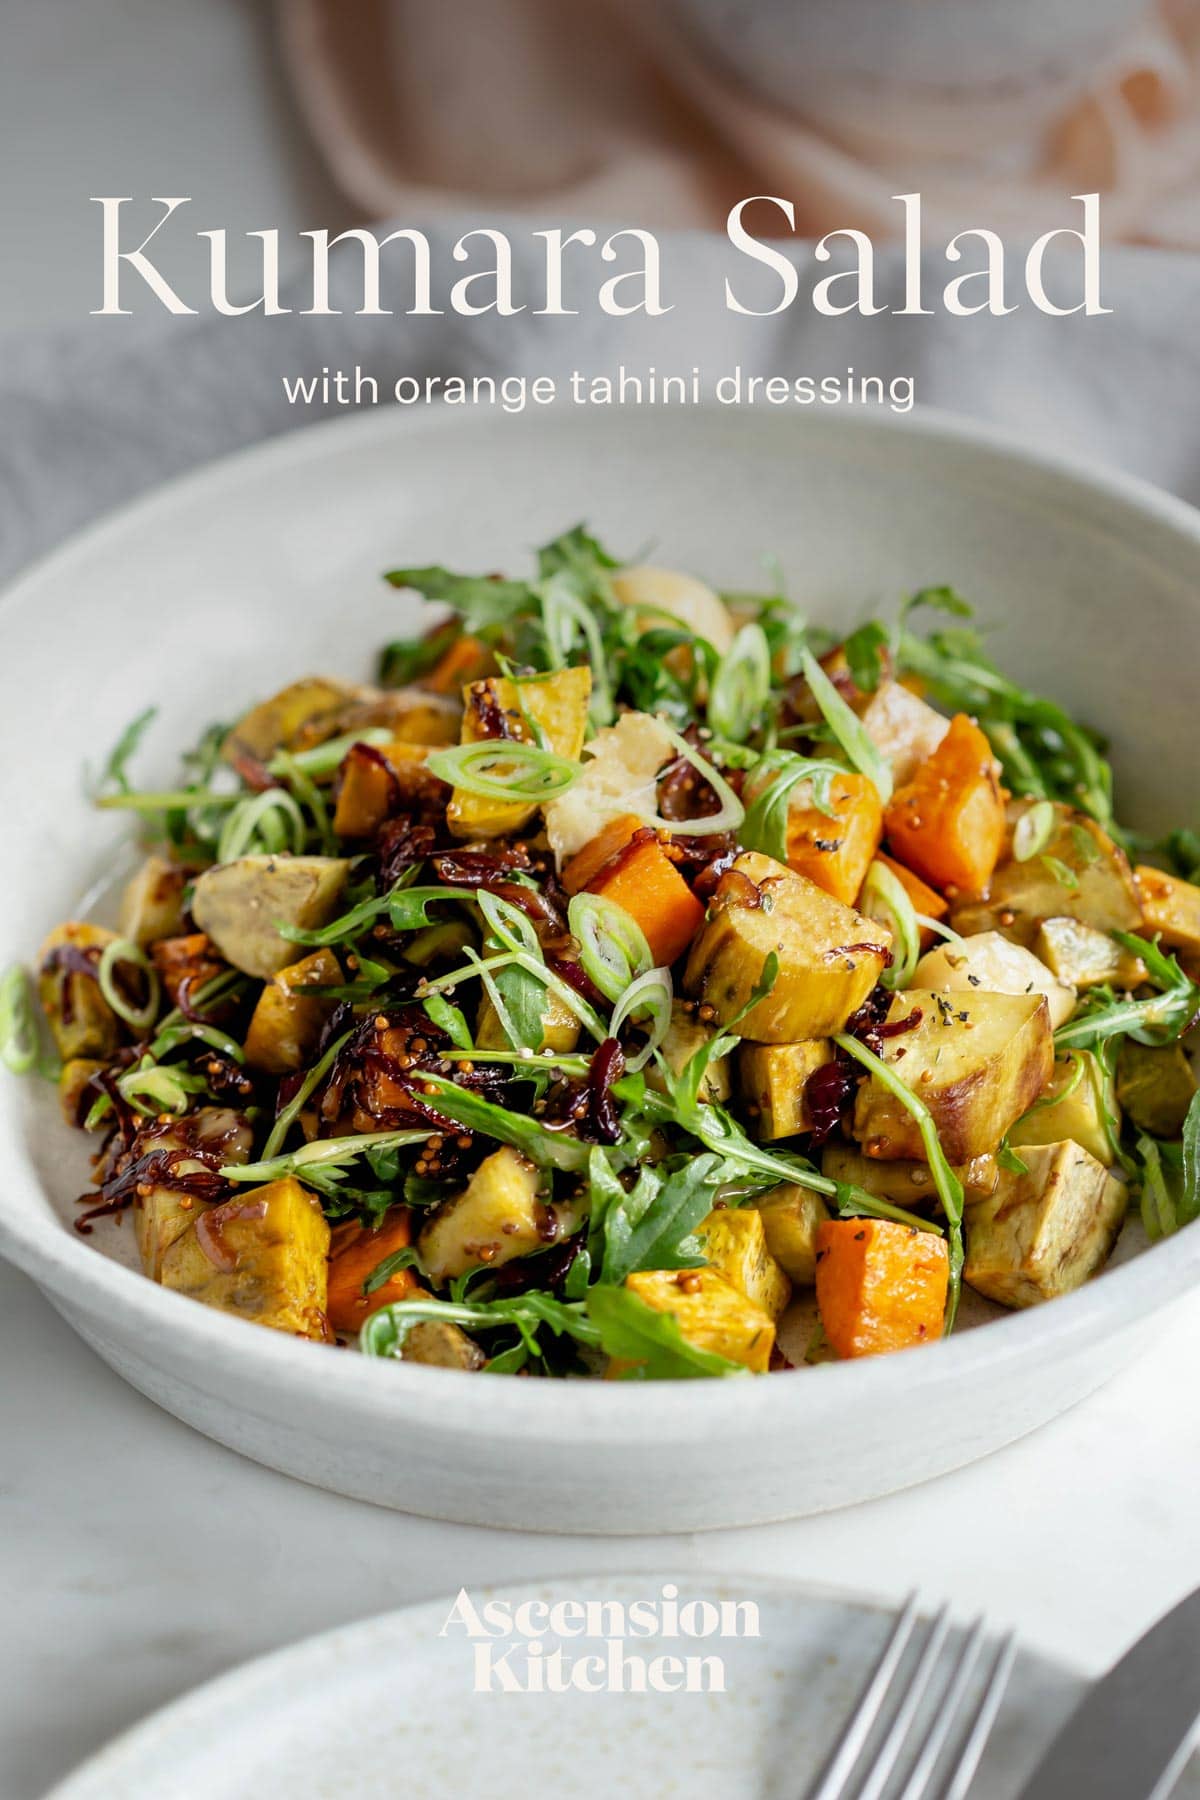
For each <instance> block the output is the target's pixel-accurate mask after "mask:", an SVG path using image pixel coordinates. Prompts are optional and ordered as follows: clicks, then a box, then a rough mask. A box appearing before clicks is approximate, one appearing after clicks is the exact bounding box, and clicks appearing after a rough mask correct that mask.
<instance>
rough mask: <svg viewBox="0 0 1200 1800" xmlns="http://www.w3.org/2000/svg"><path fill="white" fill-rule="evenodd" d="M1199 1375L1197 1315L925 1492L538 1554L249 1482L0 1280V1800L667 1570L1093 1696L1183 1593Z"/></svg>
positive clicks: (1196, 1545) (535, 1539) (33, 1296)
mask: <svg viewBox="0 0 1200 1800" xmlns="http://www.w3.org/2000/svg"><path fill="white" fill-rule="evenodd" d="M1198 1363H1200V1296H1196V1297H1195V1298H1193V1299H1189V1300H1188V1301H1186V1302H1184V1303H1183V1304H1182V1305H1181V1306H1179V1307H1176V1308H1175V1309H1174V1310H1173V1311H1172V1312H1171V1313H1170V1314H1169V1315H1167V1316H1165V1317H1164V1319H1163V1321H1162V1326H1161V1334H1160V1335H1159V1336H1158V1337H1157V1339H1156V1340H1155V1341H1154V1342H1153V1343H1152V1345H1151V1348H1150V1349H1149V1351H1148V1352H1147V1353H1146V1354H1145V1355H1144V1356H1143V1358H1142V1359H1141V1361H1140V1362H1138V1363H1137V1364H1136V1365H1134V1366H1131V1367H1130V1368H1128V1369H1127V1370H1124V1371H1122V1372H1121V1374H1120V1375H1119V1376H1118V1377H1117V1378H1116V1379H1115V1380H1114V1381H1112V1382H1111V1383H1110V1384H1109V1385H1108V1387H1106V1388H1104V1389H1102V1390H1101V1391H1100V1392H1099V1393H1097V1394H1095V1395H1093V1396H1092V1397H1091V1398H1090V1399H1089V1400H1087V1401H1085V1402H1083V1404H1081V1405H1080V1406H1078V1407H1076V1408H1075V1409H1074V1411H1072V1412H1071V1413H1069V1414H1068V1415H1067V1416H1066V1417H1065V1418H1063V1419H1060V1420H1059V1421H1058V1422H1057V1423H1055V1424H1053V1425H1050V1426H1048V1427H1046V1428H1045V1429H1043V1430H1042V1431H1040V1432H1038V1433H1036V1434H1035V1435H1034V1436H1032V1437H1030V1438H1027V1439H1026V1440H1025V1441H1024V1442H1023V1443H1020V1444H1017V1445H1014V1446H1012V1447H1011V1448H1009V1449H1007V1450H1003V1451H1001V1452H999V1453H998V1454H996V1455H994V1456H992V1457H990V1458H988V1459H987V1460H986V1461H985V1462H983V1463H980V1464H977V1465H976V1466H975V1467H974V1468H971V1469H966V1470H962V1471H960V1472H959V1473H957V1474H955V1475H950V1476H946V1477H944V1478H942V1479H941V1480H940V1481H936V1482H932V1483H930V1484H928V1485H927V1486H925V1487H922V1488H916V1489H912V1490H910V1491H909V1492H907V1493H904V1494H898V1495H894V1496H892V1497H891V1498H888V1499H885V1500H879V1501H875V1502H873V1503H871V1504H870V1505H866V1506H860V1507H855V1508H853V1509H851V1510H848V1511H845V1512H841V1513H834V1514H827V1515H825V1516H823V1517H820V1518H816V1519H807V1520H797V1521H795V1522H793V1523H790V1524H782V1525H772V1526H765V1527H756V1528H753V1529H748V1530H744V1531H725V1532H717V1533H708V1534H699V1535H685V1536H679V1537H673V1538H658V1539H652V1538H626V1539H599V1538H586V1537H546V1536H539V1535H536V1534H533V1533H528V1534H523V1533H521V1534H518V1533H509V1532H490V1531H486V1530H480V1529H476V1528H472V1527H466V1526H460V1525H442V1524H438V1523H435V1522H433V1521H430V1520H423V1519H413V1518H408V1517H405V1516H402V1515H400V1514H393V1513H388V1512H384V1511H382V1510H379V1509H377V1508H375V1507H371V1506H367V1505H363V1504H361V1503H359V1502H357V1501H352V1500H345V1499H342V1498H340V1497H339V1496H336V1495H333V1494H326V1493H322V1492H320V1491H318V1490H317V1489H315V1488H310V1487H305V1486H303V1485H302V1484H300V1483H298V1482H295V1481H291V1480H289V1479H288V1478H286V1477H285V1476H282V1475H276V1474H274V1473H273V1472H271V1471H269V1470H267V1469H262V1468H259V1467H258V1466H257V1465H255V1464H253V1463H250V1462H246V1461H244V1460H243V1459H242V1458H241V1457H239V1456H237V1455H235V1454H234V1453H233V1452H231V1451H228V1450H225V1449H222V1448H220V1447H219V1446H218V1445H216V1444H212V1443H209V1442H208V1441H207V1440H206V1439H205V1438H202V1437H200V1436H198V1435H197V1434H196V1433H194V1432H193V1431H191V1430H190V1429H188V1428H187V1427H186V1426H183V1425H180V1424H178V1423H177V1422H176V1421H175V1420H174V1419H172V1418H170V1417H168V1416H167V1415H166V1414H165V1413H162V1412H159V1411H158V1410H157V1409H156V1408H155V1407H154V1406H153V1405H151V1403H150V1402H149V1401H147V1400H144V1399H143V1398H142V1397H141V1395H139V1394H136V1393H134V1392H133V1391H132V1390H131V1389H129V1388H127V1387H126V1386H125V1385H124V1384H123V1383H122V1382H121V1381H119V1380H118V1378H117V1377H116V1376H115V1375H113V1374H111V1373H110V1371H109V1370H108V1369H107V1368H106V1367H105V1366H104V1365H103V1364H102V1363H101V1362H99V1361H98V1360H97V1358H96V1357H95V1356H93V1354H92V1353H91V1351H90V1350H88V1349H86V1348H85V1346H84V1345H83V1344H82V1343H80V1342H79V1341H78V1340H77V1339H76V1338H75V1337H74V1335H73V1334H72V1332H71V1331H70V1329H69V1328H68V1327H67V1326H66V1325H65V1324H64V1323H63V1322H62V1321H61V1320H60V1318H59V1317H58V1315H57V1313H56V1312H54V1310H53V1309H52V1307H51V1306H50V1305H49V1303H48V1302H47V1301H46V1300H45V1299H44V1297H43V1296H42V1295H41V1294H40V1293H39V1292H38V1290H37V1289H36V1288H35V1287H34V1286H33V1285H32V1284H31V1283H30V1282H29V1281H27V1280H26V1279H25V1277H23V1276H21V1275H18V1274H17V1273H16V1272H15V1271H14V1270H12V1269H10V1268H8V1267H6V1266H4V1265H0V1368H3V1370H4V1371H5V1375H4V1379H3V1382H2V1383H0V1446H3V1449H2V1450H0V1618H3V1619H4V1620H5V1622H6V1625H7V1626H8V1629H6V1631H5V1632H4V1634H3V1637H4V1642H3V1648H0V1670H2V1675H0V1800H37V1797H38V1796H40V1795H42V1794H44V1793H45V1792H46V1791H47V1789H48V1788H49V1787H50V1786H51V1785H52V1784H53V1782H54V1781H55V1780H56V1779H58V1778H59V1777H60V1776H61V1775H63V1774H65V1773H66V1771H67V1770H68V1769H69V1768H70V1767H71V1766H72V1765H73V1764H74V1763H76V1762H77V1761H79V1760H81V1759H82V1758H83V1757H85V1756H86V1755H88V1754H89V1753H90V1752H91V1751H92V1750H94V1749H96V1748H98V1747H99V1746H100V1745H101V1744H102V1743H104V1742H105V1741H106V1740H107V1739H108V1738H109V1737H110V1736H112V1735H113V1734H114V1733H116V1732H117V1731H120V1730H122V1729H123V1728H125V1727H126V1726H127V1725H129V1724H131V1723H133V1722H134V1721H135V1720H136V1719H138V1718H140V1717H142V1716H143V1715H144V1714H145V1713H147V1712H149V1711H151V1710H152V1709H153V1708H155V1707H157V1706H160V1705H162V1704H163V1703H164V1702H166V1701H168V1700H170V1699H172V1698H174V1697H176V1696H177V1695H179V1694H181V1693H183V1692H185V1691H186V1690H187V1689H188V1688H190V1687H192V1686H194V1685H195V1684H196V1683H197V1682H199V1681H203V1680H205V1679H206V1678H208V1677H209V1676H212V1675H215V1674H218V1673H220V1672H221V1671H223V1670H226V1669H229V1668H230V1667H232V1666H233V1665H235V1664H236V1663H238V1662H240V1661H242V1660H243V1659H245V1658H246V1657H250V1656H254V1655H257V1654H259V1653H261V1652H263V1651H267V1650H271V1649H274V1648H276V1647H279V1646H282V1645H284V1644H287V1643H290V1642H293V1641H295V1640H296V1639H297V1638H300V1637H303V1636H306V1635H308V1634H310V1633H312V1632H316V1631H320V1630H323V1629H325V1628H326V1627H329V1626H333V1625H337V1624H341V1623H343V1622H345V1621H348V1620H351V1619H355V1618H361V1617H366V1616H368V1615H370V1614H372V1613H375V1612H381V1611H386V1610H388V1609H390V1608H393V1607H397V1606H402V1605H404V1604H405V1603H407V1602H409V1601H414V1600H420V1599H425V1598H429V1597H432V1596H435V1595H437V1594H439V1593H445V1592H454V1591H456V1590H457V1589H458V1587H459V1586H460V1585H464V1584H465V1585H466V1586H468V1587H471V1586H481V1585H484V1584H486V1583H489V1582H517V1583H520V1582H524V1581H527V1580H528V1581H530V1582H533V1581H537V1580H539V1579H541V1578H543V1577H547V1576H552V1575H561V1574H570V1573H576V1572H593V1571H604V1570H610V1569H632V1570H638V1571H645V1572H646V1573H647V1574H653V1573H654V1572H656V1571H659V1570H662V1569H668V1568H669V1569H681V1570H688V1571H695V1572H696V1574H697V1576H698V1577H699V1578H702V1577H703V1574H704V1573H705V1572H706V1571H713V1572H717V1571H719V1572H721V1573H722V1574H730V1573H733V1574H735V1575H736V1573H737V1572H738V1571H739V1570H746V1571H754V1572H755V1573H758V1574H761V1573H770V1572H772V1571H775V1572H778V1573H779V1574H781V1575H786V1576H788V1577H791V1578H794V1579H802V1580H808V1581H812V1582H814V1583H818V1584H821V1585H825V1586H830V1585H832V1586H838V1587H842V1588H846V1589H850V1590H854V1591H857V1592H859V1593H865V1594H877V1595H880V1596H883V1597H888V1598H891V1599H899V1598H900V1597H901V1596H903V1595H904V1594H905V1593H906V1592H907V1591H908V1590H909V1589H911V1588H913V1587H917V1588H919V1589H920V1590H921V1592H922V1593H923V1595H925V1596H926V1597H927V1598H928V1599H929V1600H930V1601H939V1600H941V1599H942V1598H947V1597H948V1598H950V1599H951V1600H952V1601H953V1603H954V1605H955V1607H956V1609H957V1610H958V1611H959V1613H960V1615H961V1616H966V1615H969V1614H970V1613H972V1612H974V1611H975V1610H976V1609H979V1608H982V1609H984V1610H985V1611H986V1612H987V1614H988V1615H989V1617H990V1618H993V1619H994V1620H995V1621H996V1622H997V1624H1011V1625H1015V1626H1016V1628H1017V1629H1018V1631H1019V1632H1020V1633H1021V1635H1022V1637H1023V1638H1024V1640H1025V1641H1026V1642H1027V1643H1029V1644H1030V1645H1031V1646H1033V1647H1035V1648H1037V1649H1041V1650H1044V1651H1048V1652H1050V1653H1052V1654H1056V1655H1058V1656H1061V1657H1063V1658H1066V1659H1067V1660H1069V1661H1070V1662H1072V1663H1074V1664H1077V1665H1078V1666H1080V1667H1081V1668H1083V1669H1086V1670H1088V1671H1091V1672H1097V1671H1099V1670H1100V1669H1101V1668H1102V1667H1104V1666H1105V1665H1106V1664H1107V1663H1108V1662H1110V1661H1111V1660H1112V1659H1113V1658H1114V1657H1115V1656H1116V1655H1118V1654H1119V1653H1120V1651H1121V1650H1122V1649H1123V1648H1124V1646H1125V1645H1126V1644H1127V1643H1128V1642H1129V1641H1130V1640H1131V1639H1132V1638H1134V1637H1136V1636H1137V1635H1138V1634H1139V1633H1140V1632H1141V1631H1142V1630H1143V1629H1144V1628H1145V1627H1146V1626H1147V1625H1148V1624H1149V1623H1150V1622H1151V1621H1152V1619H1153V1618H1154V1617H1156V1616H1157V1614H1159V1613H1160V1612H1162V1611H1164V1610H1165V1609H1166V1608H1167V1607H1168V1606H1169V1605H1170V1604H1171V1603H1172V1602H1173V1601H1174V1600H1176V1599H1178V1598H1179V1597H1181V1596H1182V1595H1183V1594H1184V1593H1185V1592H1187V1591H1188V1590H1189V1589H1190V1588H1192V1587H1194V1586H1196V1585H1197V1584H1200V1508H1198V1507H1197V1505H1196V1488H1197V1476H1198V1474H1200V1415H1198V1413H1197V1409H1196V1406H1195V1403H1194V1394H1195V1376H1194V1370H1195V1368H1196V1367H1197V1366H1198ZM963 1403H964V1405H969V1404H970V1397H969V1395H964V1397H963Z"/></svg>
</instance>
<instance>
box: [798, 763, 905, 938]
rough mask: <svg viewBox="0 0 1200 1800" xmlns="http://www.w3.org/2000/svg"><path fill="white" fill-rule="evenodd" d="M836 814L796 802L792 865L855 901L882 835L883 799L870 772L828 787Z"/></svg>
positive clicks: (829, 890) (846, 903) (843, 778)
mask: <svg viewBox="0 0 1200 1800" xmlns="http://www.w3.org/2000/svg"><path fill="white" fill-rule="evenodd" d="M829 804H830V806H831V807H832V808H833V813H832V815H831V814H829V813H825V812H822V811H821V810H820V808H819V807H816V806H795V805H793V807H792V809H791V811H790V813H789V814H788V857H787V859H788V866H789V867H790V868H793V869H795V871H796V873H797V874H798V875H807V876H808V879H809V880H810V881H815V882H816V884H817V886H818V887H819V888H824V890H825V892H826V893H827V894H832V895H833V897H834V899H835V900H840V901H841V902H842V905H843V906H853V905H854V902H855V901H856V900H857V898H858V890H859V889H860V888H861V886H862V884H863V881H864V879H865V877H866V873H867V870H868V869H869V868H870V866H871V863H872V862H873V861H874V858H875V853H876V851H877V850H878V849H879V840H880V839H881V838H882V836H883V804H882V802H881V801H880V798H879V791H878V789H877V788H876V786H875V784H874V782H872V781H868V780H867V777H866V776H865V775H857V774H846V775H839V776H837V777H836V778H835V779H834V780H833V781H832V782H831V783H830V789H829Z"/></svg>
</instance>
